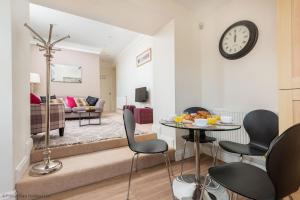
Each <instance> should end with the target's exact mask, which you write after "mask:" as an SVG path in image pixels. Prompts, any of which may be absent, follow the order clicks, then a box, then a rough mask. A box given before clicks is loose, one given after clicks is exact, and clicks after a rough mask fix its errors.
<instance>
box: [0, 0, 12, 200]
mask: <svg viewBox="0 0 300 200" xmlns="http://www.w3.org/2000/svg"><path fill="white" fill-rule="evenodd" d="M0 13H1V14H0V16H1V17H0V51H1V52H2V58H1V59H0V65H1V67H0V90H1V93H0V95H1V104H0V110H1V112H0V136H1V140H0V157H1V159H0V166H1V170H0V199H4V198H3V197H2V195H4V194H5V193H7V192H10V191H13V190H14V171H13V168H14V167H13V166H14V161H13V157H14V156H13V127H12V53H11V52H12V44H11V2H10V0H3V1H1V2H0Z"/></svg>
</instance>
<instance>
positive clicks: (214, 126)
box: [160, 120, 241, 131]
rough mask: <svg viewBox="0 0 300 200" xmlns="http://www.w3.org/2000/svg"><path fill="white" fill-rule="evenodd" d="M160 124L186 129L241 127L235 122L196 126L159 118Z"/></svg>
mask: <svg viewBox="0 0 300 200" xmlns="http://www.w3.org/2000/svg"><path fill="white" fill-rule="evenodd" d="M160 124H162V125H164V126H168V127H172V128H179V129H188V130H200V131H233V130H238V129H240V128H241V126H240V125H237V124H223V123H217V124H216V125H206V126H197V125H194V124H192V123H180V124H179V123H175V122H171V121H164V120H161V121H160Z"/></svg>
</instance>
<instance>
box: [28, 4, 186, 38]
mask: <svg viewBox="0 0 300 200" xmlns="http://www.w3.org/2000/svg"><path fill="white" fill-rule="evenodd" d="M31 2H32V3H35V4H39V5H43V6H46V7H49V8H53V9H57V10H61V11H65V12H68V13H72V14H75V15H78V16H82V17H86V18H90V19H94V20H97V21H100V22H103V23H107V24H111V25H115V26H118V27H122V28H126V29H128V30H132V31H135V32H138V33H144V34H148V35H153V34H154V33H156V32H157V31H158V30H159V29H160V28H161V27H163V26H164V25H166V24H167V23H169V22H170V21H171V20H172V19H174V18H175V17H176V16H178V15H179V14H181V13H183V12H184V11H185V10H186V8H184V7H183V6H182V5H180V4H178V2H177V1H176V0H88V1H87V0H76V1H75V0H63V1H62V0H31Z"/></svg>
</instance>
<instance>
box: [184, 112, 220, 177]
mask: <svg viewBox="0 0 300 200" xmlns="http://www.w3.org/2000/svg"><path fill="white" fill-rule="evenodd" d="M198 111H205V112H208V113H210V112H209V111H208V110H207V109H205V108H201V107H190V108H187V109H185V110H184V111H183V112H184V113H187V114H192V113H197V112H198ZM182 139H184V147H183V153H182V156H181V172H180V175H181V176H182V173H183V163H184V157H185V151H186V144H187V142H192V143H194V142H195V140H194V132H193V130H189V134H188V135H183V136H182ZM216 140H217V139H216V138H214V137H209V136H206V135H200V139H199V141H200V143H201V144H205V143H211V144H212V147H211V155H212V156H213V157H214V153H213V149H214V141H216ZM214 160H215V158H214ZM213 162H214V163H215V161H213Z"/></svg>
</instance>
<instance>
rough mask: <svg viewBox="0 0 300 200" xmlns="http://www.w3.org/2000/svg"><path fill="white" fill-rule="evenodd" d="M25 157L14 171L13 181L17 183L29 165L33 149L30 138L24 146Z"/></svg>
mask: <svg viewBox="0 0 300 200" xmlns="http://www.w3.org/2000/svg"><path fill="white" fill-rule="evenodd" d="M25 145H26V146H25V155H24V156H23V159H22V160H21V161H20V162H19V164H18V165H17V166H16V169H15V181H16V182H17V181H19V180H20V179H21V178H22V176H23V174H24V173H25V171H26V169H27V168H28V166H29V164H30V153H31V150H32V147H33V141H32V138H28V139H27V141H26V144H25Z"/></svg>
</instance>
